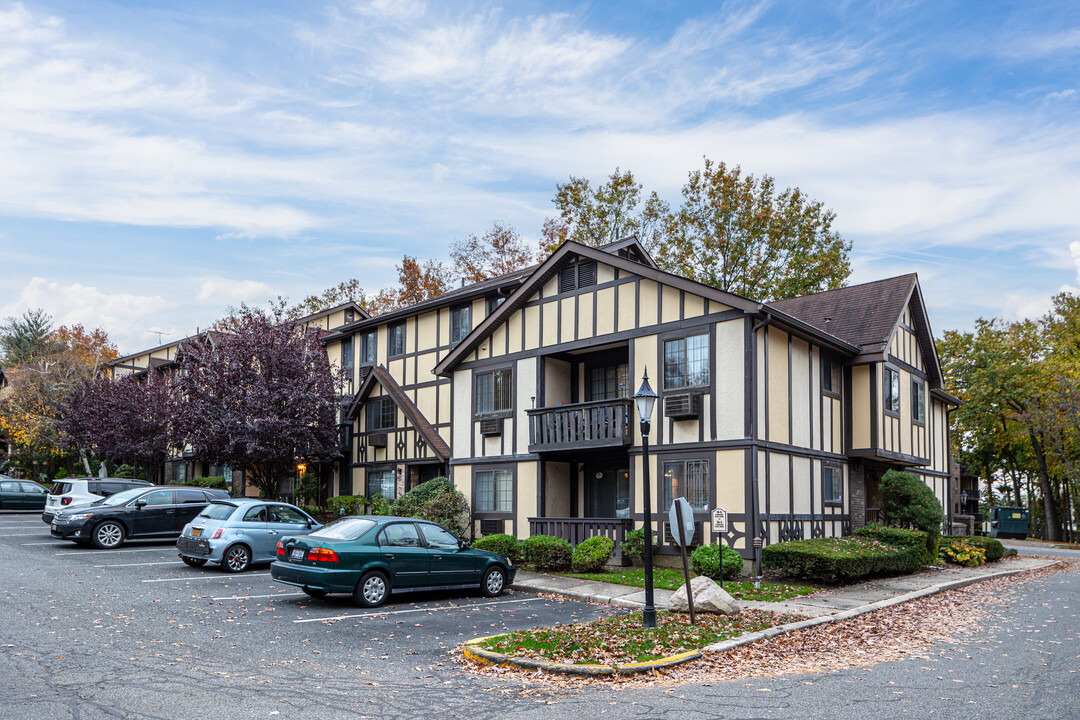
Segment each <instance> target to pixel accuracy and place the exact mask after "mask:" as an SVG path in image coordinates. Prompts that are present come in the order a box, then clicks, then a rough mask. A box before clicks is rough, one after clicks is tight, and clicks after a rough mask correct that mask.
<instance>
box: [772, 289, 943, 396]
mask: <svg viewBox="0 0 1080 720" xmlns="http://www.w3.org/2000/svg"><path fill="white" fill-rule="evenodd" d="M909 305H910V306H911V309H912V314H913V315H914V327H913V328H912V329H913V330H914V331H915V336H916V337H917V338H918V341H919V349H920V350H921V351H922V355H923V361H924V362H925V363H926V366H927V375H929V376H930V378H931V379H932V380H933V381H934V384H935V385H936V386H937V387H941V384H942V382H943V378H942V375H941V364H940V362H939V361H938V356H937V348H936V347H935V346H934V335H933V332H932V331H931V329H930V320H929V318H928V316H927V313H926V306H925V304H924V303H923V297H922V289H921V288H920V287H919V277H918V275H916V274H915V273H910V274H908V275H898V276H896V277H892V278H886V279H884V280H876V281H874V282H868V283H863V284H862V285H851V286H849V287H843V288H837V289H836V290H825V291H823V292H819V293H814V294H812V295H801V296H799V297H794V298H788V299H786V300H777V301H776V302H773V303H770V306H771V307H775V308H777V309H778V310H780V311H781V312H784V313H787V314H789V315H792V316H794V317H797V318H799V319H800V320H802V321H804V322H806V323H808V324H810V325H813V326H814V327H816V328H818V329H819V330H822V331H824V332H828V333H831V334H833V335H835V336H837V337H839V338H842V339H843V340H845V341H847V342H849V343H851V344H852V345H855V346H857V347H859V348H860V350H861V353H860V354H862V355H872V354H878V353H884V352H885V349H886V348H887V347H888V344H889V341H890V340H891V339H892V336H893V333H894V332H896V328H897V326H898V325H899V324H900V317H901V315H902V314H903V312H904V308H905V307H907V306H909Z"/></svg>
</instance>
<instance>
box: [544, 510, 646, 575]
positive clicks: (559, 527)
mask: <svg viewBox="0 0 1080 720" xmlns="http://www.w3.org/2000/svg"><path fill="white" fill-rule="evenodd" d="M633 529H634V521H633V520H631V519H630V518H559V517H534V518H529V534H530V535H553V536H555V537H560V538H562V539H563V540H566V541H567V542H569V543H570V544H571V545H573V546H574V547H577V546H578V545H579V544H581V543H582V542H584V541H585V540H588V539H589V538H591V537H596V536H597V535H603V536H604V537H607V538H611V539H612V540H613V541H614V542H615V551H614V552H613V553H612V555H611V560H609V561H608V564H609V565H629V564H630V560H629V559H627V558H626V557H624V556H623V552H622V544H623V541H624V540H626V533H628V532H630V531H631V530H633Z"/></svg>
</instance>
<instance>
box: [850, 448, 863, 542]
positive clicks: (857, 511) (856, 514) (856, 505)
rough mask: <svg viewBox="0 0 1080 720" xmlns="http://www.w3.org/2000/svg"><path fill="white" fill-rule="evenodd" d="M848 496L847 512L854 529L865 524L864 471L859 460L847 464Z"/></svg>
mask: <svg viewBox="0 0 1080 720" xmlns="http://www.w3.org/2000/svg"><path fill="white" fill-rule="evenodd" d="M848 496H849V497H848V512H849V513H851V529H852V530H853V531H854V530H858V529H859V528H861V527H865V526H866V472H865V471H864V470H863V464H862V463H861V462H859V461H855V462H852V463H851V465H849V466H848Z"/></svg>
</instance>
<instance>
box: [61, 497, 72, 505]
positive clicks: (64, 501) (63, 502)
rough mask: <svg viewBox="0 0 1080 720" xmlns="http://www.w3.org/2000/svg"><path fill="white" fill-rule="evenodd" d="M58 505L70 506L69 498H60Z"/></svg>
mask: <svg viewBox="0 0 1080 720" xmlns="http://www.w3.org/2000/svg"><path fill="white" fill-rule="evenodd" d="M60 504H61V505H70V504H71V498H60Z"/></svg>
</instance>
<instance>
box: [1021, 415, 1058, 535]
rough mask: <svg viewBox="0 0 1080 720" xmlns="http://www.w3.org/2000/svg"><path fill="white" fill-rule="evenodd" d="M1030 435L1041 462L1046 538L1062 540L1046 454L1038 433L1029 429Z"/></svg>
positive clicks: (1036, 454) (1037, 457) (1040, 482)
mask: <svg viewBox="0 0 1080 720" xmlns="http://www.w3.org/2000/svg"><path fill="white" fill-rule="evenodd" d="M1028 436H1029V437H1030V438H1031V447H1032V448H1034V450H1035V459H1036V460H1037V461H1038V463H1039V490H1040V491H1041V492H1042V501H1043V522H1044V523H1045V525H1046V538H1045V539H1046V540H1049V541H1050V542H1060V541H1061V524H1060V522H1059V520H1058V506H1057V505H1058V504H1057V498H1056V497H1055V496H1054V488H1053V487H1052V486H1051V485H1050V474H1049V472H1047V469H1046V455H1045V453H1044V452H1043V446H1042V442H1041V439H1040V437H1039V435H1038V433H1036V432H1035V431H1034V430H1028Z"/></svg>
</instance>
